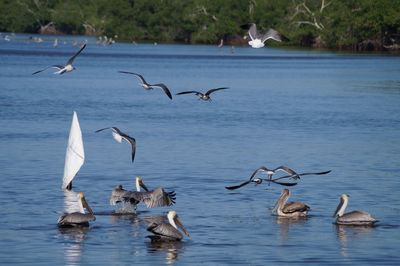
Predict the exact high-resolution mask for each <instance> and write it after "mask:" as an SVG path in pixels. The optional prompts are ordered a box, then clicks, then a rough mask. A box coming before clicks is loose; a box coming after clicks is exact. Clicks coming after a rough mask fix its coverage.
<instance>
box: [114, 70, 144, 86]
mask: <svg viewBox="0 0 400 266" xmlns="http://www.w3.org/2000/svg"><path fill="white" fill-rule="evenodd" d="M118 72H119V73H123V74H131V75H135V76H136V77H138V78H139V79H140V81H141V82H142V83H143V84H146V83H147V82H146V80H145V79H144V77H143V76H142V75H140V74H138V73H134V72H128V71H118Z"/></svg>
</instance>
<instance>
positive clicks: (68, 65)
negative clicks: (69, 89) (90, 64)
mask: <svg viewBox="0 0 400 266" xmlns="http://www.w3.org/2000/svg"><path fill="white" fill-rule="evenodd" d="M85 47H86V43H85V44H84V45H83V46H82V47H81V49H79V51H78V52H76V53H75V54H74V55H73V56H72V57H71V58H70V59H68V61H67V63H66V64H65V65H64V66H62V65H52V66H49V67H46V68H44V69H41V70H38V71H36V72H33V73H32V75H36V74H38V73H40V72H43V71H45V70H46V69H49V68H55V69H57V71H56V72H54V74H59V75H62V74H64V73H66V72H71V71H73V70H74V69H76V68H75V67H74V66H73V65H72V63H73V62H74V60H75V58H76V57H77V56H78V55H79V54H80V53H81V52H82V51H83V49H85Z"/></svg>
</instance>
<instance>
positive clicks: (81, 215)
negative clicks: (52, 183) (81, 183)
mask: <svg viewBox="0 0 400 266" xmlns="http://www.w3.org/2000/svg"><path fill="white" fill-rule="evenodd" d="M78 205H79V209H80V211H79V212H73V213H64V214H63V215H61V216H60V218H58V221H57V225H58V226H60V227H71V226H89V222H90V221H95V220H96V217H95V216H94V213H93V211H92V209H91V208H90V207H89V204H88V203H87V201H86V199H85V195H84V194H83V192H79V193H78ZM85 209H86V210H87V211H88V213H85Z"/></svg>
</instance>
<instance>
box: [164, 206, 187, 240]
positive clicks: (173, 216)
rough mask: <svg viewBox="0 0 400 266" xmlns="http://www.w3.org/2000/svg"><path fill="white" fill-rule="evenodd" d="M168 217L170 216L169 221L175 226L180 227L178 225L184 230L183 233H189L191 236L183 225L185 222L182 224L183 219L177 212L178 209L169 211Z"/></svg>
mask: <svg viewBox="0 0 400 266" xmlns="http://www.w3.org/2000/svg"><path fill="white" fill-rule="evenodd" d="M167 217H168V221H169V223H170V224H171V225H172V226H173V227H175V228H176V229H178V227H179V228H180V229H181V230H182V231H183V233H185V235H187V236H188V237H189V238H190V234H189V232H188V231H187V230H186V228H185V227H184V226H183V224H182V222H181V220H180V219H179V216H178V214H177V213H176V211H169V212H168V214H167Z"/></svg>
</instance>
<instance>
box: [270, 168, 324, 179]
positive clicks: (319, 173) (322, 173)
mask: <svg viewBox="0 0 400 266" xmlns="http://www.w3.org/2000/svg"><path fill="white" fill-rule="evenodd" d="M330 172H332V170H329V171H324V172H316V173H301V174H297V176H303V175H326V174H329V173H330ZM288 177H293V175H285V176H281V177H279V178H276V179H274V180H279V179H283V178H288Z"/></svg>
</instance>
